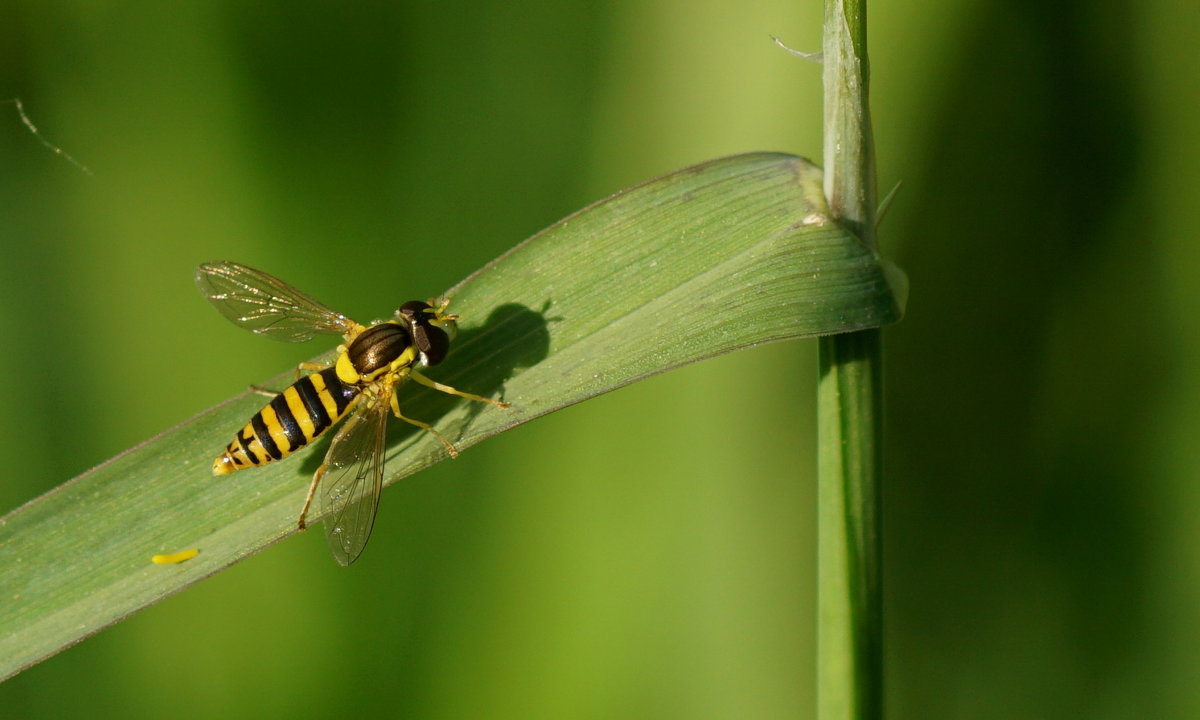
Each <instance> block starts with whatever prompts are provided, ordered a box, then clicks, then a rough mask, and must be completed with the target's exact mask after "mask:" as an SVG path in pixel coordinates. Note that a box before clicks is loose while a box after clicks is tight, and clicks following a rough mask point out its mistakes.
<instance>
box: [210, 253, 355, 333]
mask: <svg viewBox="0 0 1200 720" xmlns="http://www.w3.org/2000/svg"><path fill="white" fill-rule="evenodd" d="M196 285H198V286H199V287H200V292H201V293H203V295H204V297H206V298H208V301H209V302H211V303H212V304H213V306H214V307H216V308H217V310H218V311H219V312H220V313H221V314H222V315H224V316H225V317H226V318H228V319H229V320H230V321H232V322H233V323H234V324H235V325H238V326H240V327H244V328H246V329H247V330H251V331H253V332H256V333H259V334H261V335H266V336H267V337H270V338H273V339H275V340H282V341H284V342H303V341H305V340H309V339H311V338H312V336H313V335H315V334H317V333H335V334H346V333H348V332H350V331H351V330H353V329H355V328H356V327H357V325H356V323H355V322H354V321H353V320H350V319H349V318H347V317H346V316H345V315H342V314H341V313H339V312H335V311H333V310H331V309H329V308H328V307H326V306H324V305H322V304H321V303H319V302H317V301H316V300H313V299H312V298H311V297H309V296H308V295H306V294H304V293H302V292H300V291H299V290H297V289H296V288H294V287H292V286H291V285H288V284H287V283H285V282H283V281H282V280H279V279H278V278H274V277H272V276H270V275H268V274H266V273H265V272H262V271H261V270H255V269H254V268H251V267H246V266H245V265H239V264H238V263H234V262H212V263H204V264H203V265H201V266H200V267H199V268H198V269H197V270H196Z"/></svg>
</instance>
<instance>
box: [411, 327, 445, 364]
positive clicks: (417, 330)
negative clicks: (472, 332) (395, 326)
mask: <svg viewBox="0 0 1200 720" xmlns="http://www.w3.org/2000/svg"><path fill="white" fill-rule="evenodd" d="M413 343H414V344H416V346H417V349H418V350H420V351H421V356H422V357H423V358H424V360H425V364H426V365H437V364H438V363H440V362H441V361H443V360H445V359H446V353H448V352H450V336H449V335H448V334H447V333H446V331H445V330H443V329H442V328H440V327H438V326H436V325H431V324H429V323H428V322H416V323H413Z"/></svg>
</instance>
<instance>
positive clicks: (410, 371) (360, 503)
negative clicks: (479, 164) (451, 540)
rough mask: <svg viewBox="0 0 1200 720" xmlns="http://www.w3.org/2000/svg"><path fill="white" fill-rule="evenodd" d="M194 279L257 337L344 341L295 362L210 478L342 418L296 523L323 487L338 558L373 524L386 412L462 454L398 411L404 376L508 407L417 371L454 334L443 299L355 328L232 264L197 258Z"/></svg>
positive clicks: (313, 435)
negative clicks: (324, 355) (316, 358)
mask: <svg viewBox="0 0 1200 720" xmlns="http://www.w3.org/2000/svg"><path fill="white" fill-rule="evenodd" d="M196 284H197V285H199V287H200V292H201V293H203V294H204V297H206V298H208V300H209V302H211V303H212V304H213V305H214V306H215V307H216V308H217V310H219V311H220V313H221V314H222V315H224V316H225V317H227V318H229V320H231V321H232V322H233V323H234V324H235V325H239V326H241V327H243V328H246V329H247V330H251V331H253V332H255V333H258V334H260V335H265V336H267V337H269V338H272V339H275V340H281V341H283V342H304V341H306V340H310V339H311V338H312V337H313V336H314V335H316V334H317V333H330V334H339V335H341V336H342V338H343V339H344V342H343V344H341V345H339V346H338V349H337V359H336V360H335V361H334V362H333V363H332V364H330V365H321V364H315V363H303V364H301V365H300V366H299V368H298V369H297V375H298V379H297V380H296V382H295V383H293V384H292V385H291V386H290V387H288V388H287V389H286V390H284V391H283V392H281V393H279V394H277V395H275V396H274V397H273V398H272V399H271V401H270V402H269V403H267V404H266V406H264V407H263V409H262V410H259V411H258V412H257V413H255V414H254V416H253V417H251V418H250V421H249V422H247V423H246V425H245V427H243V428H242V429H241V430H240V431H238V433H237V434H236V435H235V436H234V439H233V441H232V442H230V443H229V445H227V446H226V447H225V451H224V452H222V453H221V454H220V455H218V456H217V458H216V460H214V461H213V474H214V475H228V474H229V473H232V472H235V471H237V470H241V469H243V468H247V467H252V466H256V465H265V464H266V463H269V462H272V461H274V460H280V459H282V458H284V457H287V456H288V455H290V454H292V453H293V452H295V451H296V450H299V449H300V448H302V447H305V446H306V445H308V444H309V443H311V442H312V441H314V440H316V439H317V438H318V437H320V436H321V435H322V434H324V432H325V431H326V430H328V429H329V428H330V427H332V426H333V425H335V424H336V423H337V422H338V421H339V420H341V419H342V418H345V417H347V416H348V419H347V420H346V422H345V423H344V424H343V425H342V426H341V428H340V429H338V431H337V433H336V434H335V435H334V436H333V443H332V444H331V445H330V446H329V452H328V454H326V456H325V462H324V463H322V465H321V467H319V468H317V471H316V473H314V474H313V479H312V484H311V485H310V486H309V488H308V495H307V497H305V499H304V507H303V508H302V509H301V510H300V517H299V519H298V520H297V525H298V526H299V528H300V529H301V530H303V529H305V527H306V518H307V517H308V512H309V509H310V508H311V507H312V504H313V500H314V498H315V497H316V495H317V490H318V488H319V489H320V491H321V492H320V500H319V503H320V508H321V510H322V512H324V513H325V515H326V518H325V539H326V540H327V541H328V543H329V547H330V550H332V551H333V556H334V558H335V559H336V560H337V561H338V562H339V563H341V564H342V565H349V564H350V563H352V562H354V560H355V559H356V558H358V556H359V554H360V553H361V552H362V550H363V547H364V546H365V545H366V544H367V539H368V538H369V537H370V535H371V527H372V526H373V525H374V523H375V512H376V510H377V509H378V508H379V493H380V490H381V489H382V488H383V450H384V441H385V438H386V433H385V431H386V428H387V419H388V415H389V414H393V415H395V416H396V417H397V418H399V419H401V420H403V421H405V422H407V423H410V424H412V425H416V426H417V427H419V428H422V429H424V430H426V431H427V432H429V433H431V434H432V435H433V436H434V437H436V438H437V439H438V440H440V441H441V442H442V445H444V446H445V447H446V451H447V452H448V453H450V456H451V457H457V455H458V450H456V449H455V447H454V445H452V444H451V443H450V441H449V440H447V439H446V438H445V437H444V436H443V435H442V434H441V433H440V432H438V431H437V430H436V429H434V428H433V427H432V426H431V425H429V424H428V423H424V422H421V421H420V420H414V419H413V418H410V417H405V416H404V415H403V414H401V412H400V405H399V404H398V403H397V401H396V394H395V391H396V387H397V386H398V385H400V383H402V382H404V381H406V380H409V379H412V380H415V381H417V382H418V383H420V384H422V385H425V386H426V387H430V388H433V389H434V390H438V391H440V392H444V393H449V394H451V395H458V396H460V397H465V398H467V399H470V400H476V401H478V402H485V403H490V404H492V405H495V406H497V407H502V408H505V407H508V406H509V405H508V403H505V402H500V401H498V400H492V399H490V398H485V397H481V396H479V395H472V394H471V393H466V392H462V391H461V390H456V389H454V388H452V387H450V386H448V385H443V384H442V383H439V382H436V381H434V380H431V379H429V378H427V377H425V376H424V375H423V374H421V372H420V369H421V368H425V367H429V366H432V365H437V364H438V363H440V362H441V361H442V360H443V359H445V357H446V353H447V351H448V350H449V349H450V341H451V340H453V339H454V335H455V333H456V331H457V324H456V322H455V321H456V320H457V318H458V316H457V315H450V314H448V313H447V312H446V306H447V304H448V303H449V301H448V300H442V301H441V302H439V303H437V304H436V305H435V304H434V301H432V300H431V301H429V302H421V301H420V300H412V301H410V302H406V303H404V304H403V305H401V306H400V309H399V310H397V311H396V313H395V315H394V317H393V318H392V319H390V320H377V321H375V322H373V323H371V325H361V324H359V323H357V322H355V321H353V320H351V319H350V318H348V317H346V316H345V315H342V314H341V313H338V312H334V311H333V310H331V309H329V308H327V307H325V306H324V305H322V304H321V303H319V302H317V301H316V300H313V299H312V298H310V297H309V296H308V295H305V294H304V293H302V292H300V291H299V290H297V289H296V288H294V287H292V286H290V285H288V284H287V283H284V282H283V281H281V280H278V279H276V278H274V277H271V276H270V275H268V274H266V273H264V272H261V271H259V270H255V269H253V268H249V267H246V266H245V265H239V264H237V263H233V262H212V263H205V264H203V265H201V266H200V267H199V269H197V271H196ZM301 372H306V373H307V374H305V375H303V376H300V373H301ZM264 394H270V393H264Z"/></svg>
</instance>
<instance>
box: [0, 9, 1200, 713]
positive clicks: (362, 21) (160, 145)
mask: <svg viewBox="0 0 1200 720" xmlns="http://www.w3.org/2000/svg"><path fill="white" fill-rule="evenodd" d="M871 12H872V16H871V40H872V42H871V50H872V57H871V59H872V70H873V83H874V87H873V102H874V116H875V122H876V136H877V141H878V150H879V168H880V187H881V190H882V192H886V191H887V190H888V189H889V188H891V187H892V186H893V185H894V184H895V183H896V182H897V181H903V183H904V186H903V188H902V190H901V192H900V195H899V197H898V199H897V201H896V203H895V205H894V206H893V208H892V210H891V212H890V214H889V215H888V217H887V219H886V221H885V223H884V226H883V231H882V234H881V237H882V241H883V243H884V248H885V251H886V252H888V254H890V255H891V256H893V257H894V258H895V259H896V260H897V261H898V262H899V263H900V264H901V265H902V266H904V267H905V268H906V269H907V270H908V272H909V275H910V279H911V282H912V294H911V300H910V303H909V317H908V318H907V319H906V320H905V321H904V322H903V323H902V324H901V325H899V326H897V327H895V328H893V329H891V330H889V331H888V332H887V333H886V342H887V348H888V360H887V375H888V389H887V402H888V406H887V415H888V423H889V425H888V438H889V444H888V449H887V454H888V462H889V465H888V471H887V475H888V478H887V488H886V506H885V523H886V532H885V542H886V563H887V570H886V582H887V585H886V596H887V628H888V630H887V656H888V673H887V678H888V688H887V692H888V698H889V706H890V707H889V716H890V717H894V718H1063V717H1089V718H1129V717H1163V718H1168V717H1169V718H1192V717H1197V716H1200V685H1198V684H1197V683H1196V681H1195V679H1196V677H1197V674H1198V673H1200V520H1197V508H1198V507H1200V483H1197V482H1196V480H1197V477H1198V475H1200V473H1198V472H1197V470H1196V468H1197V465H1198V463H1200V443H1197V441H1196V437H1197V434H1198V433H1200V404H1198V403H1197V402H1196V398H1197V397H1198V396H1200V388H1198V387H1197V385H1198V384H1200V373H1197V371H1196V370H1195V368H1196V367H1197V366H1198V364H1200V357H1198V355H1200V324H1197V323H1196V322H1194V317H1195V308H1196V307H1197V306H1198V301H1200V297H1198V295H1200V275H1197V272H1196V269H1197V268H1198V267H1200V264H1198V263H1197V255H1198V254H1200V249H1198V243H1197V242H1196V235H1197V233H1196V228H1197V227H1198V226H1200V223H1198V222H1197V221H1198V219H1200V218H1198V216H1200V202H1198V201H1197V195H1198V193H1200V178H1198V177H1197V176H1198V175H1200V141H1198V139H1197V137H1198V136H1197V132H1196V128H1197V127H1200V92H1198V87H1197V86H1198V84H1200V83H1198V80H1200V70H1198V68H1197V65H1196V61H1195V40H1196V37H1197V33H1198V32H1200V6H1197V5H1196V3H1195V2H1193V1H1191V0H1168V1H1165V2H1155V1H1153V0H1151V1H1150V2H1145V3H1139V4H1137V5H1135V4H1133V3H1127V2H1101V3H1094V2H1082V1H1080V0H1074V1H1071V0H1068V1H1067V2H1059V3H1045V2H1041V1H1040V0H1024V1H1021V0H1017V1H1015V2H1008V3H986V2H978V1H976V2H971V1H969V0H951V1H950V2H943V3H933V4H926V5H923V6H922V7H920V8H919V9H915V8H914V7H913V6H912V5H911V4H909V3H901V2H897V1H896V0H888V1H887V2H883V1H877V2H873V3H872V4H871ZM821 16H822V9H821V7H820V5H819V3H818V2H817V1H816V0H813V1H812V2H808V3H796V2H769V1H766V0H762V1H760V0H751V1H750V2H742V3H725V2H714V1H705V2H682V1H680V0H657V1H647V2H636V3H621V4H616V3H613V4H605V5H599V4H595V3H587V2H572V1H560V2H555V3H521V2H516V3H514V2H499V1H492V2H475V3H469V4H456V3H429V2H426V3H403V2H401V3H349V4H346V5H344V6H335V5H334V4H330V3H304V2H300V3H296V2H293V3H287V4H283V3H267V2H258V3H238V2H220V1H209V2H183V3H170V4H166V3H129V2H125V3H121V2H113V3H83V2H77V3H55V4H46V3H35V2H31V1H29V0H7V2H5V3H3V4H2V5H0V98H13V97H19V98H20V99H21V100H22V101H23V102H24V105H25V109H26V111H27V112H28V114H29V117H30V119H31V120H32V121H33V122H34V123H35V124H36V125H37V126H38V127H39V129H40V130H41V132H42V133H43V135H44V137H45V138H46V139H47V140H49V141H50V142H53V143H55V144H57V145H59V146H61V147H62V148H63V149H65V150H66V151H67V152H68V153H70V154H71V155H73V156H74V157H75V158H77V159H78V160H79V162H81V163H83V164H84V165H86V166H87V167H88V168H89V169H90V170H91V171H92V173H93V174H92V175H87V174H84V173H83V172H80V171H79V170H78V169H76V168H75V167H73V166H72V165H71V164H70V163H68V162H67V161H66V160H65V159H63V158H62V157H59V156H57V155H55V154H53V153H52V152H50V151H48V150H47V149H46V148H44V147H43V146H42V145H41V144H40V143H39V142H38V140H37V138H35V137H33V136H31V134H30V133H29V132H28V131H27V130H26V128H25V127H24V126H23V125H22V124H21V122H20V119H19V117H18V115H17V112H16V108H15V106H13V105H11V104H9V105H0V166H2V168H3V172H2V173H0V223H2V226H0V227H2V229H0V247H2V249H3V255H2V261H0V339H2V340H3V343H4V347H5V350H6V351H5V352H4V353H2V354H0V376H2V377H4V378H6V382H5V388H6V390H5V393H4V396H5V400H6V401H5V402H4V403H3V404H0V464H2V465H3V467H5V468H6V469H7V471H6V472H5V473H4V475H5V479H4V481H3V482H2V483H0V512H6V511H7V510H9V509H12V508H15V507H17V506H18V505H20V504H21V503H23V502H25V501H27V500H29V499H32V498H34V497H36V496H37V495H40V494H41V493H44V492H46V491H48V490H50V489H51V488H53V487H55V486H56V485H58V484H59V483H61V482H63V481H65V480H67V479H68V478H70V477H72V476H74V475H76V474H78V473H80V472H82V471H84V470H86V469H87V468H89V467H91V466H92V465H95V464H96V463H99V462H101V461H103V460H104V459H106V458H108V457H110V456H112V455H114V454H116V453H118V452H120V451H121V450H124V449H126V448H128V447H130V446H131V445H133V444H135V443H137V442H139V441H141V440H143V439H145V438H147V437H149V436H151V435H153V434H154V433H156V432H158V431H159V430H162V429H164V428H166V427H168V426H170V425H173V424H175V423H177V422H180V421H182V420H184V419H186V418H187V417H189V416H191V415H192V414H194V413H196V412H198V411H200V410H202V409H204V408H206V407H209V406H211V405H213V404H215V403H217V402H219V401H221V400H223V399H225V398H227V397H229V396H231V395H233V394H235V393H237V392H240V391H241V390H242V389H243V388H244V387H245V386H246V385H247V384H248V383H251V382H255V381H259V380H262V379H264V378H266V377H269V376H271V375H272V374H274V373H277V372H279V371H281V370H284V369H286V368H288V367H290V366H291V365H292V364H294V363H295V362H297V361H299V360H301V359H305V358H307V357H309V356H311V355H314V354H316V353H317V352H318V351H320V350H321V349H323V348H320V347H316V346H315V345H314V346H306V347H303V348H297V347H295V346H286V345H282V344H276V343H271V342H267V341H265V340H263V339H261V338H258V337H255V336H253V335H251V334H250V333H245V332H241V331H238V330H237V329H236V328H234V327H233V326H231V325H229V324H228V323H227V322H226V321H224V320H223V319H221V318H220V317H219V316H218V315H217V313H215V312H213V310H212V309H211V308H210V307H209V306H208V305H207V303H205V302H203V301H202V300H201V298H200V296H199V294H198V293H197V292H196V290H195V288H194V286H193V285H192V280H191V276H192V272H193V269H194V268H195V266H196V265H197V264H198V263H199V262H201V261H204V260H212V259H233V260H238V261H241V262H245V263H248V264H250V265H254V266H257V267H261V268H264V269H266V270H268V271H269V272H271V273H273V274H276V275H278V276H280V277H282V278H284V279H286V280H288V281H289V282H291V283H293V284H295V285H297V286H298V287H300V288H303V289H305V290H307V291H308V292H310V293H311V294H313V295H314V296H315V297H317V298H320V299H322V300H324V301H326V302H328V303H330V304H331V305H334V306H335V307H337V308H338V309H341V310H343V311H344V312H346V313H348V314H350V315H352V316H354V317H360V318H371V317H377V316H382V315H385V314H387V313H389V312H390V311H391V310H392V309H393V308H394V306H396V305H397V304H398V303H400V302H402V301H404V300H407V299H409V298H410V297H425V296H428V295H433V294H436V293H439V292H440V291H441V290H443V289H445V288H446V287H448V286H450V285H452V284H453V283H455V282H457V281H458V280H459V279H461V278H462V277H464V276H465V275H467V274H468V273H470V272H471V271H473V270H474V269H476V268H477V267H479V266H480V265H482V264H483V263H485V262H487V261H488V260H490V259H491V258H492V257H494V256H495V255H497V254H499V253H501V252H503V251H504V250H505V249H507V248H509V247H510V246H512V245H514V244H515V243H517V242H519V241H520V240H521V239H523V238H525V237H527V236H528V235H531V234H532V233H534V232H536V231H537V230H539V229H541V228H542V227H544V226H546V225H549V224H550V223H552V222H553V221H555V220H557V219H558V218H560V217H561V216H563V215H566V214H567V213H569V212H571V211H573V210H575V209H578V208H579V207H582V206H583V205H585V204H587V203H589V202H591V201H593V200H596V199H598V198H600V197H602V196H604V195H607V194H609V193H611V192H614V191H616V190H618V189H620V188H622V187H625V186H627V185H630V184H633V183H635V182H638V181H641V180H644V179H646V178H649V177H652V176H654V175H658V174H661V173H664V172H667V171H670V170H672V169H675V168H679V167H682V166H685V165H689V164H692V163H695V162H699V161H702V160H705V159H709V158H713V157H717V156H721V155H726V154H731V153H736V152H743V151H750V150H787V151H791V152H796V153H798V154H802V155H808V156H811V157H814V158H816V159H818V160H819V156H820V152H821V140H820V122H821V109H820V98H821V89H820V69H819V68H818V67H817V66H815V65H813V64H810V63H806V62H803V61H801V60H798V59H795V58H793V57H790V56H788V55H787V54H785V53H783V52H782V51H780V50H779V49H778V48H776V47H774V45H772V43H771V41H770V37H769V36H770V35H778V36H780V37H781V38H783V39H784V40H785V41H786V42H787V43H788V44H790V45H792V46H794V47H797V48H800V49H816V48H818V47H819V44H820V38H819V35H820V23H821ZM613 291H614V292H627V291H629V289H628V288H614V289H613ZM814 354H815V343H813V342H801V343H790V344H783V345H774V346H768V347H762V348H757V349H754V350H751V351H748V352H743V353H739V354H736V355H732V356H727V357H724V358H720V359H718V360H715V361H711V362H707V363H703V364H700V365H696V366H692V367H689V368H686V369H684V370H682V371H679V372H675V373H672V374H668V375H665V376H661V377H658V378H655V379H653V380H650V381H647V382H643V383H640V384H638V385H636V386H633V387H630V388H627V389H623V390H621V391H620V392H617V393H613V394H611V395H608V396H605V397H601V398H597V399H596V400H593V401H590V402H588V403H584V404H583V405H580V406H577V407H574V408H570V409H568V410H565V411H562V412H559V413H556V414H554V415H552V416H549V417H546V418H543V419H540V420H538V421H536V422H534V423H531V424H529V425H528V426H524V427H521V428H519V429H517V430H516V431H514V432H510V433H506V434H505V435H503V436H501V437H499V438H496V439H494V440H492V441H489V442H487V443H484V444H483V445H481V446H479V447H476V448H472V449H471V450H470V451H469V452H468V453H466V454H465V455H464V456H463V457H462V458H461V459H459V460H458V461H456V462H447V463H442V464H440V465H438V466H437V467H435V468H433V469H431V470H429V471H427V472H424V473H422V474H420V475H417V476H415V477H413V478H411V479H409V480H407V481H405V482H403V483H401V484H399V485H397V486H395V487H393V488H391V489H390V490H389V491H388V492H387V493H385V495H384V499H383V504H382V508H381V511H380V518H379V522H378V524H377V526H376V530H375V534H374V537H373V540H372V542H371V545H370V547H369V548H368V550H367V552H366V553H365V554H364V556H363V558H362V559H361V560H360V561H359V562H358V563H357V564H356V565H355V566H354V567H353V568H351V569H349V570H342V569H340V568H338V567H337V566H336V565H335V564H334V562H333V561H332V559H331V558H330V557H329V555H328V553H327V551H326V550H325V548H324V542H323V538H322V537H321V533H319V532H317V533H308V534H306V535H304V536H302V537H297V538H293V539H290V540H288V541H287V542H284V543H281V544H280V545H278V546H276V547H273V548H271V549H270V550H269V551H267V552H265V553H262V554H261V555H259V556H257V557H254V558H251V559H249V560H247V561H245V562H243V563H241V564H239V565H237V566H235V567H234V568H232V569H231V570H229V571H227V572H224V573H222V574H220V575H218V576H217V577H214V578H212V579H210V580H208V581H205V582H203V583H201V584H199V585H197V586H195V587H192V588H190V589H188V590H187V591H186V592H184V593H182V594H180V595H178V596H175V597H173V598H171V599H169V600H167V601H165V602H163V603H161V604H159V605H156V606H154V607H152V608H150V609H149V610H147V611H145V612H142V613H140V614H138V615H136V616H134V617H132V618H131V619H129V620H127V621H125V622H124V623H121V624H120V625H118V626H116V627H113V628H111V629H108V630H105V631H104V632H102V633H101V634H100V635H98V636H96V637H94V638H91V639H88V640H86V641H84V642H83V643H82V644H80V645H79V646H77V647H74V648H72V649H69V650H67V651H65V652H63V653H62V654H60V655H58V656H56V657H54V658H52V659H50V660H48V661H46V662H44V663H42V664H40V665H38V666H36V667H34V668H32V669H30V670H28V671H26V672H25V673H23V674H21V675H19V676H17V677H16V678H14V679H12V680H10V681H8V682H6V683H4V684H3V685H0V708H3V710H2V711H0V713H2V714H3V716H4V717H12V718H49V717H73V716H84V715H87V716H96V715H100V716H104V715H107V714H112V715H117V714H119V715H120V716H122V717H127V718H160V717H164V716H168V717H174V718H190V717H197V718H200V717H213V716H216V715H220V716H221V717H225V718H229V719H230V720H232V719H233V718H238V717H253V718H261V717H282V716H290V717H330V716H334V715H335V714H341V715H344V716H351V715H358V716H367V717H405V718H474V717H486V718H618V717H619V718H675V717H677V718H795V717H806V716H809V715H810V714H811V708H812V705H813V695H814V692H815V688H814V682H813V676H814V663H813V656H814V638H815V627H814V599H815V594H814V587H813V579H814V576H815V567H814V547H813V545H814V540H815V528H814V500H815V498H814V471H813V461H814V448H813V440H812V438H813V434H814V428H813V407H812V405H813V394H814V381H815V367H814V366H815V363H814ZM452 359H453V356H451V360H452ZM226 439H227V438H225V437H214V438H213V453H214V454H215V453H216V452H217V451H218V450H219V449H220V447H221V446H222V445H223V444H224V443H225V442H226ZM201 459H202V460H207V458H200V459H198V460H201ZM222 482H236V478H233V479H229V480H223V481H222ZM130 532H137V528H130ZM11 592H12V589H6V588H0V602H7V601H8V598H9V596H10V594H11Z"/></svg>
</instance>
